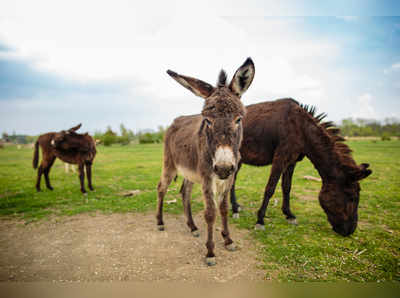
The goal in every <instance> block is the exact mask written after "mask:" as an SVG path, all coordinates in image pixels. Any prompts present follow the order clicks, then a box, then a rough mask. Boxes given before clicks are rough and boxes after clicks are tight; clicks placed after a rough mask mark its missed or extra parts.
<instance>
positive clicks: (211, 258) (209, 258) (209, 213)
mask: <svg viewBox="0 0 400 298" xmlns="http://www.w3.org/2000/svg"><path fill="white" fill-rule="evenodd" d="M203 195H204V200H205V205H206V210H205V213H204V218H205V220H206V223H207V242H206V247H207V255H206V263H207V265H208V266H213V265H215V264H216V261H215V254H214V247H215V244H214V240H213V233H214V222H215V216H216V210H215V203H214V200H213V193H212V190H211V185H210V184H208V183H205V184H203Z"/></svg>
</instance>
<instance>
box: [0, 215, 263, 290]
mask: <svg viewBox="0 0 400 298" xmlns="http://www.w3.org/2000/svg"><path fill="white" fill-rule="evenodd" d="M217 220H218V219H217ZM195 221H196V223H197V224H198V226H199V228H200V233H201V235H200V237H199V238H195V237H193V236H192V235H191V233H190V231H189V229H188V228H187V226H186V224H185V219H184V217H183V215H169V214H166V215H165V226H166V230H165V231H162V232H161V231H158V230H157V228H156V223H155V218H154V215H153V214H111V215H104V214H96V215H88V214H81V215H77V216H72V217H62V218H53V219H50V220H47V221H46V220H43V221H40V222H36V223H32V224H29V225H24V224H23V222H21V221H16V220H1V221H0V281H128V280H129V281H167V280H168V281H169V280H175V281H217V282H223V281H232V280H241V281H248V280H262V279H263V278H264V274H263V272H262V270H261V269H260V267H261V266H260V265H262V262H261V261H259V260H257V256H256V255H257V254H256V251H257V248H256V245H255V243H254V242H253V241H252V240H251V239H250V238H249V235H248V232H247V231H244V230H238V229H236V228H234V226H233V225H230V228H231V233H232V238H233V240H234V241H235V242H236V244H237V246H238V250H237V251H235V252H229V251H227V250H225V248H224V245H223V240H222V237H221V235H220V228H218V227H219V226H220V225H218V224H217V228H216V229H217V231H216V233H215V235H214V240H215V242H216V255H217V265H216V266H213V267H207V266H206V265H205V262H204V255H205V253H206V248H205V238H206V233H205V223H204V220H203V216H202V214H201V213H200V214H198V215H197V216H196V217H195Z"/></svg>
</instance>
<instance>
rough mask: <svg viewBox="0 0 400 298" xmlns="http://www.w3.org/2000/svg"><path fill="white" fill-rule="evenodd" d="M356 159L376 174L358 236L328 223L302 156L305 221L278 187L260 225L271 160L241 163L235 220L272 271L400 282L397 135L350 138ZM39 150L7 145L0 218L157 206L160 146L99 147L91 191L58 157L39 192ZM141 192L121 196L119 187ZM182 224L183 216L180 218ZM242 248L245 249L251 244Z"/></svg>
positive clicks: (299, 199) (298, 177)
mask: <svg viewBox="0 0 400 298" xmlns="http://www.w3.org/2000/svg"><path fill="white" fill-rule="evenodd" d="M348 144H349V145H350V147H351V148H352V149H353V150H354V154H353V156H354V158H355V159H356V161H357V162H358V163H361V162H367V163H369V164H370V167H371V169H372V170H373V174H372V175H371V176H370V177H368V178H367V179H365V180H364V181H362V182H361V187H362V191H361V197H360V205H359V225H358V228H357V230H356V232H355V233H354V234H353V235H352V236H351V237H346V238H344V237H342V236H339V235H337V234H335V233H334V232H333V231H332V230H331V226H330V225H329V223H328V221H327V219H326V216H325V214H324V212H323V211H322V209H321V207H320V206H319V203H318V199H317V197H318V192H319V189H320V187H321V183H320V182H315V181H309V180H305V179H303V176H304V175H312V176H316V177H318V173H317V172H316V170H315V169H314V168H313V166H312V164H311V163H310V162H309V161H308V160H307V159H305V160H304V161H302V162H300V163H298V164H297V166H296V170H295V173H294V177H293V186H292V193H291V194H292V199H291V208H292V211H293V212H294V213H295V214H296V216H297V220H298V222H299V225H298V226H292V225H289V224H288V223H287V222H286V220H285V217H284V216H283V215H282V212H281V210H280V208H281V207H280V206H281V198H282V193H281V190H280V185H279V186H278V188H277V190H276V192H275V195H274V196H273V198H272V199H271V201H270V206H269V207H268V211H267V217H266V219H265V222H266V231H264V232H261V231H254V230H253V226H254V223H255V221H256V216H255V212H256V210H257V209H258V208H259V206H260V204H261V198H262V195H263V191H264V187H265V184H266V181H267V178H268V175H269V170H270V167H262V168H255V167H249V166H243V168H242V170H241V172H240V173H239V177H238V183H237V195H238V198H239V203H240V204H241V205H242V206H243V209H244V210H243V211H242V213H241V216H240V219H237V220H233V219H231V220H230V222H231V223H234V224H236V225H237V226H238V227H239V228H242V229H248V230H249V231H250V234H251V235H252V236H253V237H254V238H255V239H256V242H257V243H259V245H258V247H259V257H260V265H261V266H262V267H263V268H264V269H265V277H266V278H267V279H275V280H281V281H339V280H341V281H343V280H345V281H394V280H395V281H399V280H400V258H399V257H400V223H399V222H400V215H399V207H400V141H398V140H396V141H390V142H382V141H377V142H371V141H353V142H349V143H348ZM32 153H33V152H32V149H27V148H23V149H20V150H17V148H16V147H13V146H11V147H6V148H5V149H2V150H0V216H1V217H3V218H18V219H23V220H25V221H26V222H27V223H29V222H31V221H35V220H40V219H41V220H46V219H47V218H49V217H50V216H68V215H74V214H78V213H82V212H86V213H90V212H104V213H112V212H145V211H151V212H153V211H154V210H155V207H156V186H157V183H158V180H159V176H160V172H161V160H162V146H161V145H136V146H125V147H124V146H113V147H109V148H106V147H99V148H98V155H97V156H96V159H95V163H94V167H93V184H94V187H95V189H96V191H95V192H89V194H88V196H87V200H86V197H84V196H82V195H81V193H80V191H79V181H78V178H77V174H71V173H70V174H65V173H64V168H63V165H62V163H61V162H60V161H56V163H55V165H54V166H53V168H52V171H51V173H50V179H51V182H52V185H53V187H54V191H49V190H47V189H46V188H45V186H44V181H42V192H41V193H37V192H36V190H35V188H34V184H35V179H36V171H35V170H33V169H32V165H31V164H32ZM180 182H181V179H179V180H178V182H176V183H172V184H171V186H170V191H169V192H168V194H167V197H166V200H172V199H177V200H178V203H177V204H166V205H165V211H166V212H168V213H175V214H177V213H182V212H183V211H182V209H183V208H182V204H181V202H180V199H179V198H180V197H179V194H178V190H179V187H180ZM135 189H138V190H140V191H141V193H140V194H139V195H137V196H133V197H124V196H122V195H121V192H123V191H126V190H135ZM193 197H194V200H193V201H194V203H193V204H192V205H193V209H194V212H199V211H200V210H202V202H201V192H200V188H199V186H195V188H194V191H193ZM182 224H184V223H183V222H182ZM244 249H245V248H244Z"/></svg>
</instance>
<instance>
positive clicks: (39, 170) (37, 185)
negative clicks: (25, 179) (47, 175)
mask: <svg viewBox="0 0 400 298" xmlns="http://www.w3.org/2000/svg"><path fill="white" fill-rule="evenodd" d="M42 174H43V167H42V165H40V166H39V168H38V174H37V178H36V190H37V191H40V178H42Z"/></svg>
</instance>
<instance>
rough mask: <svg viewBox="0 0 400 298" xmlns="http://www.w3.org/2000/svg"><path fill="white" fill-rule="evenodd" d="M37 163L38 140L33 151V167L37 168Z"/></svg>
mask: <svg viewBox="0 0 400 298" xmlns="http://www.w3.org/2000/svg"><path fill="white" fill-rule="evenodd" d="M38 163H39V141H36V143H35V152H34V153H33V168H34V169H37V166H38Z"/></svg>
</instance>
